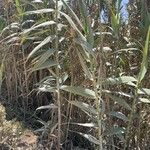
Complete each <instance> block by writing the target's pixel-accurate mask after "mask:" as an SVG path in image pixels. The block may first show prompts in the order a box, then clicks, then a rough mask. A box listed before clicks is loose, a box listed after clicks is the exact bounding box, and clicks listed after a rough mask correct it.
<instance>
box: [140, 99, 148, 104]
mask: <svg viewBox="0 0 150 150" xmlns="http://www.w3.org/2000/svg"><path fill="white" fill-rule="evenodd" d="M139 100H140V102H143V103H150V99H147V98H139Z"/></svg>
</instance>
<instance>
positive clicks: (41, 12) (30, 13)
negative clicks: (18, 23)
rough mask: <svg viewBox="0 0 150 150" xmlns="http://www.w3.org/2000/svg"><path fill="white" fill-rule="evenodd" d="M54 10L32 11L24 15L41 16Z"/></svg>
mask: <svg viewBox="0 0 150 150" xmlns="http://www.w3.org/2000/svg"><path fill="white" fill-rule="evenodd" d="M53 11H54V9H51V8H49V9H40V10H33V11H26V12H25V15H32V14H43V13H50V12H53Z"/></svg>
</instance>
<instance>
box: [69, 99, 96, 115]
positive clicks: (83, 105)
mask: <svg viewBox="0 0 150 150" xmlns="http://www.w3.org/2000/svg"><path fill="white" fill-rule="evenodd" d="M69 103H71V104H72V105H75V106H77V107H78V108H80V109H81V110H82V111H85V112H88V113H92V114H94V115H97V111H96V110H95V109H94V108H93V107H92V106H90V105H89V104H87V103H83V102H80V101H70V102H69Z"/></svg>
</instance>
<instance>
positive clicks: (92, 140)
mask: <svg viewBox="0 0 150 150" xmlns="http://www.w3.org/2000/svg"><path fill="white" fill-rule="evenodd" d="M77 133H78V134H80V135H81V136H83V137H84V138H86V139H88V140H89V141H90V142H92V143H94V144H97V145H99V144H100V142H99V140H98V139H96V137H94V136H92V135H91V134H84V133H81V132H77Z"/></svg>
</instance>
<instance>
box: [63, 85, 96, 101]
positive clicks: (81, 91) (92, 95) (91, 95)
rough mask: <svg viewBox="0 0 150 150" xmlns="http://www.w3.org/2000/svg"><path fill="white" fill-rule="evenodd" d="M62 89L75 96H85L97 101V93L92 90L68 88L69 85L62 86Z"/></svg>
mask: <svg viewBox="0 0 150 150" xmlns="http://www.w3.org/2000/svg"><path fill="white" fill-rule="evenodd" d="M61 89H62V90H64V91H67V92H70V93H73V94H77V95H80V96H84V97H87V98H91V99H95V97H96V96H95V92H94V91H92V90H90V89H86V88H83V87H75V86H67V85H63V86H61Z"/></svg>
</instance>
